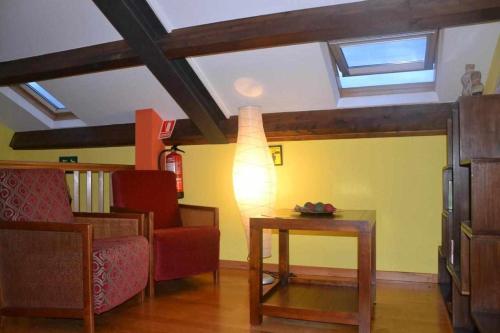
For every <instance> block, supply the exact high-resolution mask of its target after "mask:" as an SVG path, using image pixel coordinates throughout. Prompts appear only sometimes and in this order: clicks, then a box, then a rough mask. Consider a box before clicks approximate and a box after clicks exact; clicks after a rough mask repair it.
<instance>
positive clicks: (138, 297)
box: [136, 289, 146, 304]
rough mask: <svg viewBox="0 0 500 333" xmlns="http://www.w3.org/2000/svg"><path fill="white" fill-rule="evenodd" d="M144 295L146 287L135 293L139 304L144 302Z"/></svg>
mask: <svg viewBox="0 0 500 333" xmlns="http://www.w3.org/2000/svg"><path fill="white" fill-rule="evenodd" d="M145 296H146V289H142V290H141V291H140V292H139V293H138V294H137V295H136V297H137V302H138V303H139V304H142V303H144V298H145Z"/></svg>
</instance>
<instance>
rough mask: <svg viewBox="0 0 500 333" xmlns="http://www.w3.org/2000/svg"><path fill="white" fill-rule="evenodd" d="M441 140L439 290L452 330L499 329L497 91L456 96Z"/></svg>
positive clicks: (499, 114)
mask: <svg viewBox="0 0 500 333" xmlns="http://www.w3.org/2000/svg"><path fill="white" fill-rule="evenodd" d="M447 142H448V147H447V148H448V158H447V160H448V165H447V166H446V167H445V168H443V214H442V233H443V234H442V244H441V246H440V247H439V249H438V254H439V259H438V264H439V270H438V272H439V283H440V285H441V290H442V294H443V297H444V299H445V302H446V303H447V307H448V310H449V313H450V316H451V320H452V323H453V326H454V327H455V328H456V329H462V330H471V331H472V330H473V329H474V328H475V329H477V330H479V332H500V95H490V96H471V97H462V98H460V99H459V102H458V103H457V105H456V108H455V109H454V110H453V112H452V116H451V120H450V122H449V123H448V141H447Z"/></svg>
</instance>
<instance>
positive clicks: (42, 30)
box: [0, 0, 122, 61]
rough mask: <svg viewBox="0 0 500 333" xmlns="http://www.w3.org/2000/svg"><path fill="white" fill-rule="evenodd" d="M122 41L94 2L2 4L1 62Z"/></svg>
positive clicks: (9, 0)
mask: <svg viewBox="0 0 500 333" xmlns="http://www.w3.org/2000/svg"><path fill="white" fill-rule="evenodd" d="M120 39H122V37H121V36H120V34H119V33H118V32H117V31H116V30H115V28H113V26H112V25H111V24H110V23H109V22H108V20H107V19H106V17H104V15H103V14H102V13H101V12H100V11H99V9H98V8H97V7H96V6H95V5H94V3H93V2H92V1H91V0H84V1H82V0H35V1H33V0H1V1H0V61H6V60H12V59H17V58H25V57H31V56H35V55H40V54H46V53H51V52H57V51H63V50H69V49H74V48H78V47H82V46H89V45H94V44H100V43H105V42H110V41H115V40H120Z"/></svg>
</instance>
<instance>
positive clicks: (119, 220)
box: [74, 213, 146, 239]
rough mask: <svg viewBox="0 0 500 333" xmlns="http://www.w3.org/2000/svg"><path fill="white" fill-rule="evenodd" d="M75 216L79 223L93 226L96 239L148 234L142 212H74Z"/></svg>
mask: <svg viewBox="0 0 500 333" xmlns="http://www.w3.org/2000/svg"><path fill="white" fill-rule="evenodd" d="M74 217H75V222H77V223H88V224H91V225H92V226H93V230H94V239H100V238H109V237H121V236H137V235H139V236H144V235H146V234H145V226H144V225H145V219H146V216H145V214H142V213H74Z"/></svg>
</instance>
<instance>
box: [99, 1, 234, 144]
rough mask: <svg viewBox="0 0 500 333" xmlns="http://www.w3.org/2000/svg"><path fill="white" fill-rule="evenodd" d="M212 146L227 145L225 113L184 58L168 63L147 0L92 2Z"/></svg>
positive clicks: (159, 28)
mask: <svg viewBox="0 0 500 333" xmlns="http://www.w3.org/2000/svg"><path fill="white" fill-rule="evenodd" d="M93 1H94V3H95V4H96V5H97V7H98V8H99V9H100V10H101V12H102V13H103V14H104V15H105V16H106V17H107V18H108V20H109V21H110V22H111V24H112V25H113V26H114V27H115V28H116V30H118V32H119V33H120V34H121V35H122V36H123V37H124V38H125V40H126V41H127V43H128V44H129V46H130V47H131V48H132V49H133V50H134V51H135V52H136V53H137V55H138V56H139V57H140V58H141V59H142V61H143V62H144V64H145V65H146V66H147V67H148V69H149V70H150V71H151V73H152V74H153V75H154V76H155V77H156V78H157V79H158V81H159V82H160V84H161V85H162V86H163V87H164V88H165V89H166V90H167V92H168V93H169V94H170V96H172V98H173V99H174V100H175V101H176V102H177V104H178V105H179V106H180V107H181V108H182V110H183V111H184V112H185V113H186V114H187V115H188V117H189V118H190V119H191V120H192V121H193V123H194V124H195V125H196V127H197V128H198V129H199V130H200V132H201V133H203V135H204V136H205V137H206V138H207V140H208V142H210V143H226V142H227V141H226V138H225V136H224V134H223V133H222V131H221V129H220V128H219V122H220V121H222V120H224V119H225V116H224V114H223V113H222V111H221V110H220V108H219V106H218V105H217V103H216V102H215V101H214V99H213V98H212V96H211V95H210V93H209V92H208V91H207V89H206V88H205V86H204V85H203V83H202V82H201V80H200V79H199V78H198V76H197V75H196V73H194V71H193V70H192V68H191V66H190V65H189V64H188V62H187V61H186V60H185V59H175V60H169V59H167V57H166V56H165V54H164V53H163V51H162V50H161V49H160V48H159V46H158V45H157V43H156V40H158V39H159V38H162V37H164V36H167V35H168V34H167V31H166V30H165V28H164V27H163V25H162V24H161V22H160V21H159V20H158V18H157V17H156V15H155V14H154V12H153V10H152V9H151V8H150V7H149V5H148V3H147V2H146V0H114V1H108V0H93Z"/></svg>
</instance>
